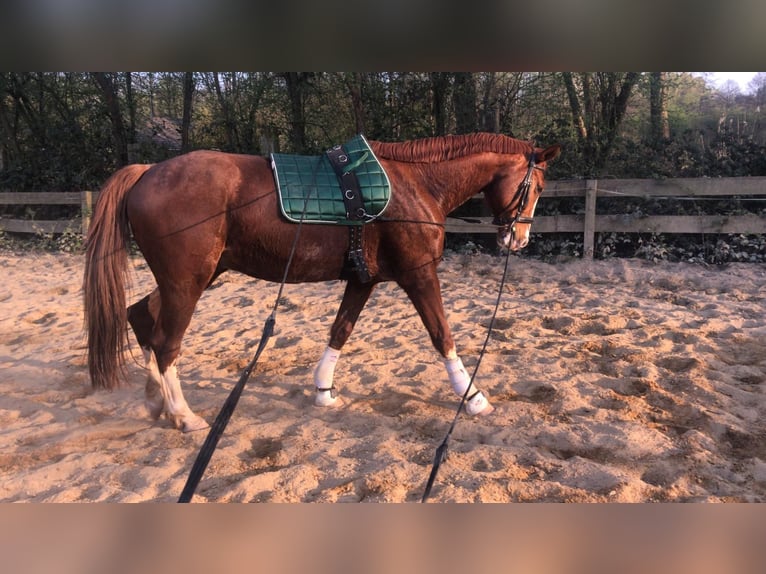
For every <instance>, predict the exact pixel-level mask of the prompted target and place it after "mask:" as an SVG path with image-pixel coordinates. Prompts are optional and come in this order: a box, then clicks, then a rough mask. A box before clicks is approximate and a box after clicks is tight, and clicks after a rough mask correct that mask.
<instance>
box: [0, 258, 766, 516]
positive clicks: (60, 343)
mask: <svg viewBox="0 0 766 574" xmlns="http://www.w3.org/2000/svg"><path fill="white" fill-rule="evenodd" d="M0 261H1V262H2V270H3V275H4V277H3V278H4V281H3V287H2V289H1V290H0V447H1V448H0V501H3V502H12V501H13V502H15V501H31V502H100V501H109V502H170V501H175V500H176V499H177V498H178V496H179V494H180V492H181V490H182V488H183V485H184V483H185V482H186V477H187V475H188V472H189V470H190V468H191V465H192V463H193V461H194V459H195V457H196V456H197V452H198V450H199V448H200V446H201V445H202V443H203V442H204V440H205V437H206V436H207V431H200V432H195V433H189V434H183V433H181V432H179V431H177V430H175V429H173V428H172V427H171V425H170V423H169V422H168V421H166V420H164V419H161V420H159V421H157V422H153V421H151V420H150V419H149V418H148V416H147V414H146V412H145V409H144V406H143V386H144V385H143V383H144V379H145V375H144V373H143V369H142V366H141V364H140V363H141V361H140V360H139V359H140V356H141V355H140V352H139V350H138V349H137V348H135V347H134V348H135V360H134V361H131V362H130V366H129V372H130V383H129V384H128V385H126V386H125V387H124V388H122V389H120V390H117V391H114V392H103V391H102V392H96V393H94V392H92V391H91V389H90V386H89V381H88V375H87V369H86V367H85V341H84V335H83V329H82V302H81V290H80V285H81V280H82V270H83V258H82V256H75V255H66V254H42V253H36V254H23V255H19V254H12V253H0ZM502 263H503V260H502V259H501V258H498V257H495V256H490V255H458V254H454V253H451V254H447V255H446V256H445V260H444V262H443V263H442V266H441V278H442V285H443V295H444V299H445V307H446V309H447V314H448V318H449V320H450V323H451V325H452V328H453V331H454V333H455V338H456V341H457V343H458V350H459V353H460V355H461V357H462V358H463V361H464V363H465V364H466V367H467V368H468V371H469V373H470V372H473V368H474V366H475V365H476V361H477V357H478V354H479V351H480V349H481V346H482V344H483V342H484V338H485V336H486V329H487V327H488V324H489V320H490V317H491V313H492V309H493V305H494V302H495V299H496V296H497V291H496V290H497V287H498V284H499V280H500V277H501V275H502ZM132 265H133V268H134V272H133V281H132V286H131V289H132V295H133V296H132V299H135V298H138V297H139V296H143V295H144V294H145V293H147V292H148V291H149V290H150V289H151V288H152V286H153V279H152V277H151V275H150V274H149V272H148V270H147V268H146V266H145V264H144V263H143V260H142V259H138V258H137V259H134V260H133V261H132ZM765 279H766V267H764V266H763V265H747V264H735V265H728V266H725V267H703V266H698V265H691V264H670V263H661V264H654V263H648V262H645V261H639V260H609V261H596V262H585V261H580V260H572V261H566V262H560V263H556V264H549V263H543V262H540V261H533V260H525V259H520V258H514V259H512V260H511V267H510V271H509V279H508V284H507V286H506V292H505V293H504V294H503V298H502V303H501V307H500V311H499V314H498V319H497V322H496V326H495V331H494V333H493V336H492V339H491V340H490V342H489V346H488V348H487V352H486V355H485V357H484V360H483V361H482V363H481V366H480V369H479V372H478V375H477V379H476V380H477V382H478V384H479V386H480V388H482V389H483V390H485V392H486V393H487V394H488V395H489V396H490V397H491V400H492V402H493V404H494V406H495V411H494V413H493V414H492V415H491V416H490V417H486V418H479V419H471V418H467V417H466V416H465V415H461V417H460V419H459V421H458V424H457V427H456V429H455V431H454V434H453V435H452V439H451V441H450V451H449V458H448V459H447V461H446V462H445V463H444V464H443V465H442V467H441V470H440V471H439V474H438V477H437V479H436V483H435V485H434V489H433V493H432V497H431V501H433V502H544V501H546V502H547V501H555V502H570V501H571V502H612V501H614V502H618V501H619V502H650V501H651V502H654V501H656V502H666V501H678V502H697V501H708V502H729V501H758V502H766V395H764V388H765V387H766V315H765V314H764V311H765V310H766V309H765V303H766V289H764V287H763V285H764V282H765V281H764V280H765ZM276 293H277V285H275V284H269V283H265V282H262V281H258V280H254V279H250V278H248V277H244V276H241V275H237V274H227V275H224V276H223V277H221V278H220V279H219V280H218V282H217V284H215V285H214V286H213V288H212V289H210V290H209V291H208V292H207V293H206V294H205V295H204V296H203V298H202V300H201V301H200V304H199V306H198V310H197V313H196V314H195V316H194V319H193V321H192V324H191V327H190V329H189V331H188V332H187V336H186V340H185V347H184V348H183V351H182V355H181V358H180V359H179V373H180V375H181V377H182V381H183V382H184V389H185V394H186V397H187V400H188V402H189V404H190V405H191V407H192V408H193V409H194V410H195V411H196V412H197V413H198V414H200V415H202V416H203V417H204V418H206V419H207V420H208V421H209V422H212V421H213V420H214V419H215V417H216V415H217V413H218V410H219V408H220V407H221V405H222V404H223V402H224V400H225V399H226V397H227V395H228V392H229V390H230V389H231V387H232V386H233V384H234V383H235V382H236V380H237V379H238V378H239V375H240V372H241V370H242V368H243V367H244V366H245V365H246V364H247V362H248V361H249V360H250V357H251V356H252V353H253V351H254V345H255V344H256V343H257V341H258V339H259V338H260V334H261V329H262V326H263V323H264V321H265V320H266V317H267V316H268V314H269V312H270V310H271V307H272V306H273V303H274V297H275V296H276ZM341 294H342V285H341V284H339V283H322V284H307V285H288V286H286V288H285V291H284V293H283V300H282V305H281V307H280V311H279V315H278V317H277V332H276V334H275V336H274V338H273V339H272V341H271V343H270V345H269V347H268V348H267V349H266V351H265V352H264V354H263V356H262V358H261V361H260V362H259V364H258V366H257V367H256V369H255V371H254V372H253V375H252V377H251V379H250V382H249V383H248V386H247V387H246V389H245V392H244V394H243V396H242V399H241V400H240V403H239V406H238V408H237V410H236V412H235V413H234V416H233V418H232V420H231V422H230V424H229V426H228V428H227V429H226V432H225V434H224V436H223V438H222V439H221V442H220V444H219V447H218V450H217V451H216V452H215V454H214V456H213V458H212V460H211V462H210V465H209V467H208V469H207V471H206V473H205V475H204V477H203V479H202V481H201V483H200V486H199V488H198V490H197V495H196V496H195V498H194V500H195V501H209V502H260V501H271V502H359V501H362V502H405V501H408V502H413V501H419V500H420V497H421V496H422V493H423V488H424V486H425V482H426V480H427V478H428V474H429V472H430V469H431V463H432V461H433V457H434V453H435V450H436V447H437V446H438V445H439V444H440V443H441V441H442V440H443V438H444V436H445V433H446V432H447V429H448V427H449V423H450V421H451V420H452V417H453V416H454V413H455V410H456V408H457V404H458V401H457V398H456V397H455V395H454V394H453V393H452V391H451V389H450V386H449V382H448V380H447V377H446V373H445V372H444V369H443V366H442V365H441V362H440V361H439V360H438V357H437V355H436V352H435V351H434V350H433V349H432V347H431V345H430V341H429V339H428V337H427V335H426V333H425V329H424V328H423V326H422V325H421V323H420V320H419V319H418V317H417V315H416V313H415V311H414V309H413V307H412V305H411V304H410V303H409V301H408V300H407V298H406V296H405V295H404V293H403V292H402V291H401V290H400V289H399V288H398V287H396V286H395V285H393V284H387V285H381V286H380V287H379V288H378V289H377V290H376V292H375V293H374V294H373V297H372V299H371V300H370V302H369V303H368V306H367V308H366V309H365V311H364V312H363V314H362V317H361V319H360V321H359V323H358V324H357V327H356V330H355V332H354V334H353V335H352V337H351V339H350V341H349V343H348V344H347V345H346V347H345V349H344V353H343V356H342V357H341V360H340V362H339V364H338V368H337V371H336V378H335V382H336V385H337V386H338V387H339V392H340V396H341V397H342V398H343V401H344V404H343V406H342V407H341V408H337V409H332V408H331V409H321V408H317V407H314V406H313V404H312V401H313V387H312V380H311V374H312V370H313V367H314V364H315V362H316V361H317V360H318V358H319V356H320V355H321V353H322V351H323V350H324V348H325V346H326V342H327V337H328V331H329V327H330V325H331V323H332V320H333V318H334V315H335V311H336V308H337V305H338V303H339V301H340V297H341Z"/></svg>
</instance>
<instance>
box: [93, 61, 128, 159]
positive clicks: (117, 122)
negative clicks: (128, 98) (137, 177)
mask: <svg viewBox="0 0 766 574" xmlns="http://www.w3.org/2000/svg"><path fill="white" fill-rule="evenodd" d="M92 76H93V79H94V80H95V81H96V84H98V87H99V88H100V89H101V95H102V96H103V98H104V104H105V105H106V110H107V113H108V115H109V120H110V122H111V124H112V139H113V140H114V155H115V159H116V161H117V165H118V166H124V165H127V164H128V140H127V137H126V134H125V124H124V123H123V121H122V112H121V111H120V101H119V99H118V97H117V89H116V87H115V85H114V82H113V81H112V77H111V76H110V75H109V74H106V73H104V72H93V74H92Z"/></svg>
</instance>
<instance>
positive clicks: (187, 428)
mask: <svg viewBox="0 0 766 574" xmlns="http://www.w3.org/2000/svg"><path fill="white" fill-rule="evenodd" d="M180 423H181V424H180V425H179V424H176V426H177V427H178V428H179V429H181V430H182V431H183V432H185V433H186V432H194V431H198V430H203V429H206V428H209V427H210V425H209V424H207V421H206V420H205V419H203V418H202V417H200V416H197V415H192V416H188V417H184V418H183V419H182V420H181V421H180Z"/></svg>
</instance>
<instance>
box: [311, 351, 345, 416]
mask: <svg viewBox="0 0 766 574" xmlns="http://www.w3.org/2000/svg"><path fill="white" fill-rule="evenodd" d="M339 357H340V351H338V350H337V349H333V348H332V347H327V348H326V349H325V351H324V353H323V354H322V358H321V359H319V363H318V364H317V366H316V369H314V386H315V387H316V396H315V397H314V404H315V405H316V406H318V407H327V406H335V405H337V404H338V397H336V396H334V395H335V393H334V391H333V390H332V386H333V384H332V382H333V379H334V377H335V365H336V364H337V363H338V358H339Z"/></svg>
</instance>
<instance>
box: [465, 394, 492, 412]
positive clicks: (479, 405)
mask: <svg viewBox="0 0 766 574" xmlns="http://www.w3.org/2000/svg"><path fill="white" fill-rule="evenodd" d="M494 410H495V407H493V406H492V405H491V404H489V401H488V400H487V397H485V396H484V394H483V393H480V392H479V393H476V395H475V396H474V397H473V398H472V399H471V400H470V401H468V402H467V403H466V404H465V412H467V413H468V414H469V415H471V416H482V417H485V416H487V415H488V414H490V413H491V412H492V411H494Z"/></svg>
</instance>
